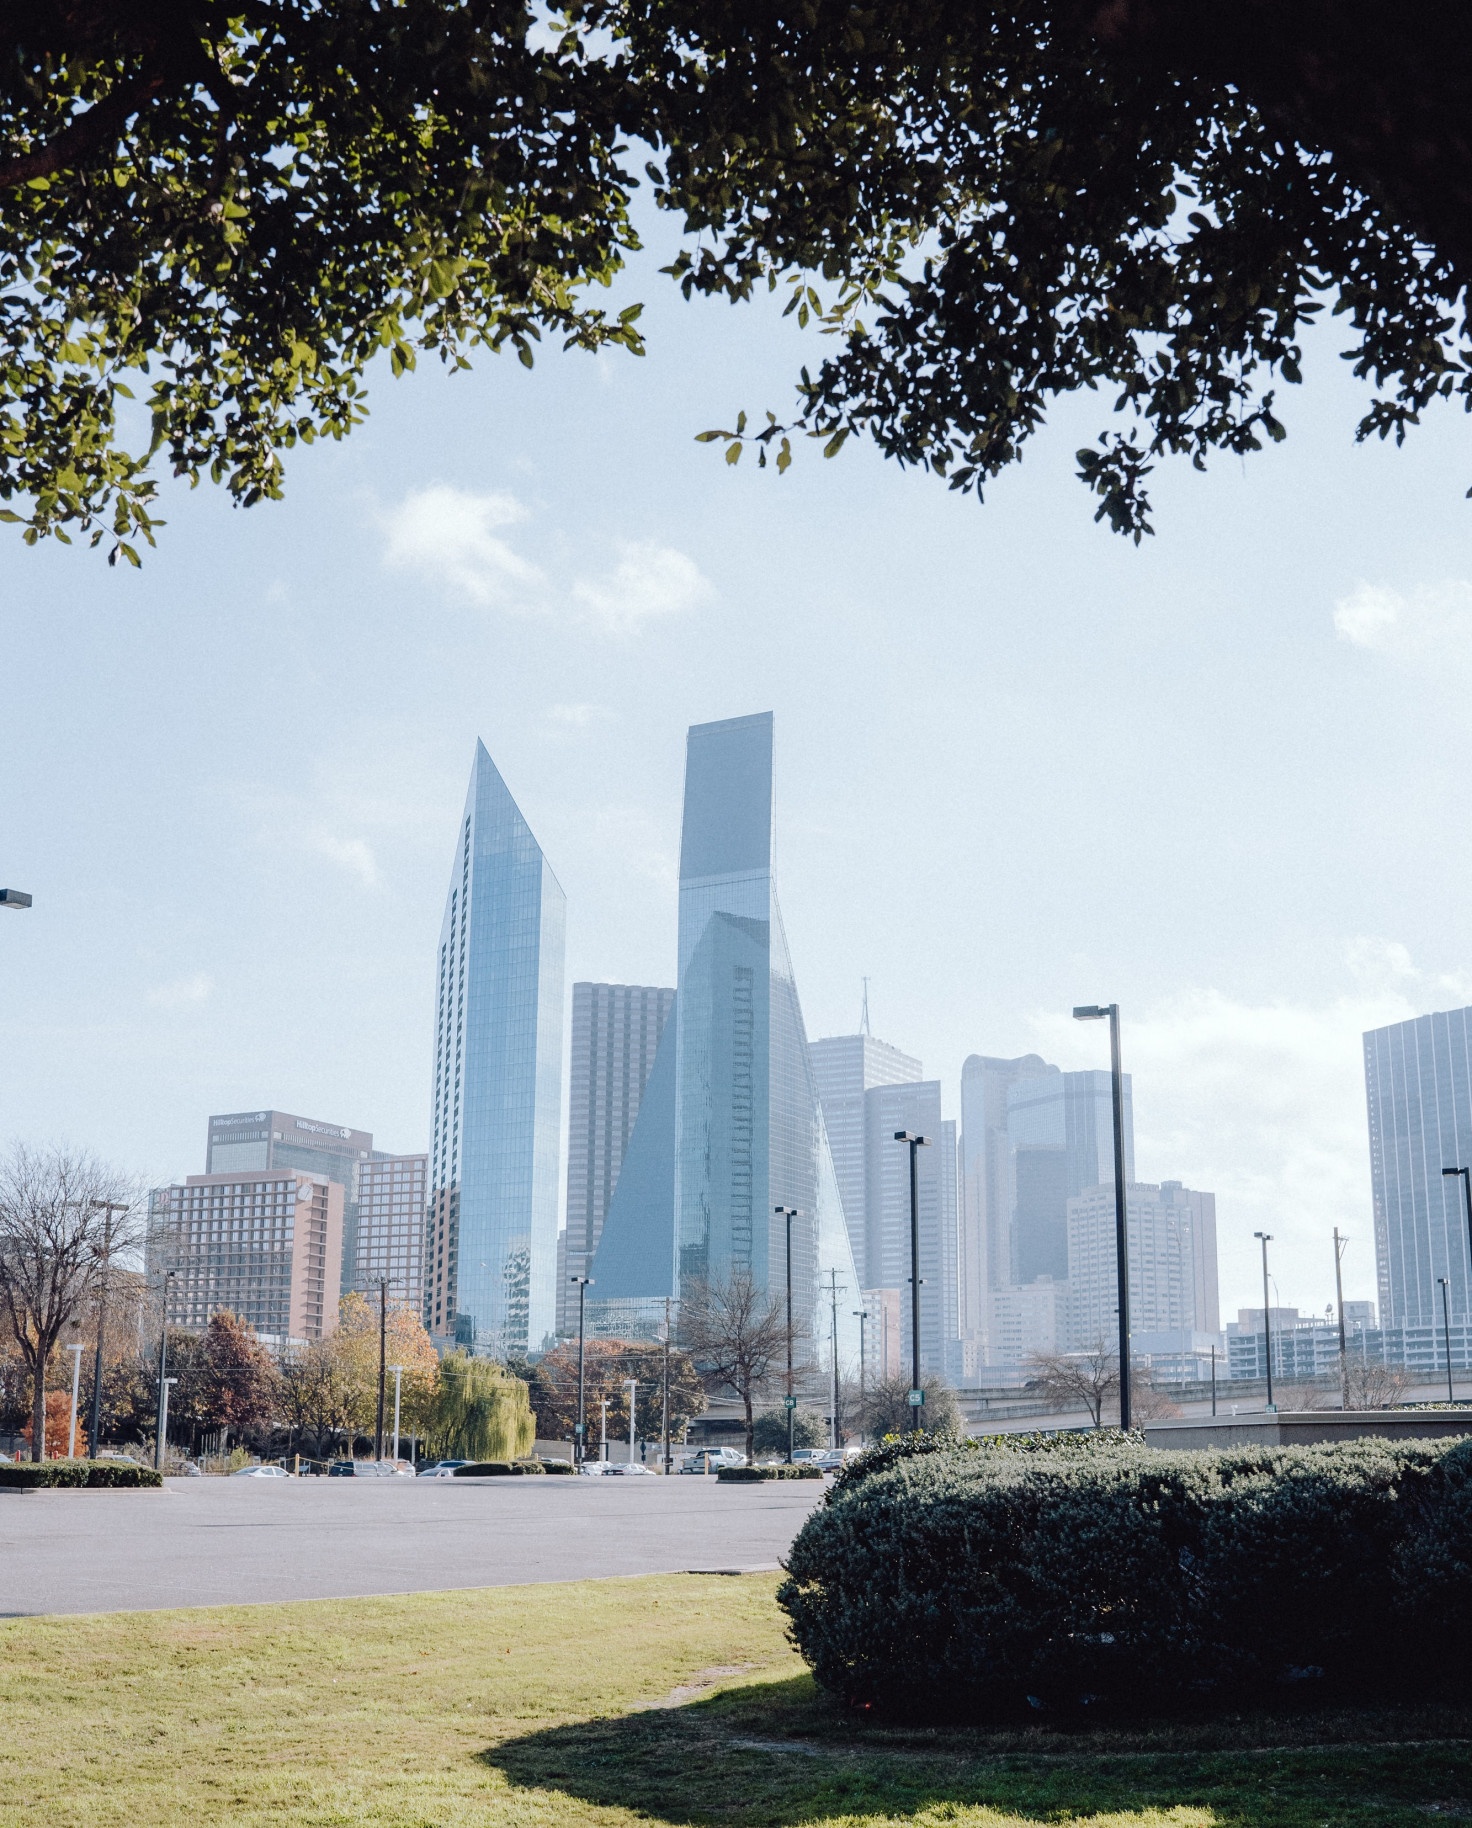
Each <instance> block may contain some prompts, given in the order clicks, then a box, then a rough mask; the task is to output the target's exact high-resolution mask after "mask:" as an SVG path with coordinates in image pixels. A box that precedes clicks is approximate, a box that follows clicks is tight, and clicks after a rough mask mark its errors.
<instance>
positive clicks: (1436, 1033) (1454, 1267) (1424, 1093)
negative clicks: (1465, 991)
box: [1365, 1009, 1472, 1327]
mask: <svg viewBox="0 0 1472 1828" xmlns="http://www.w3.org/2000/svg"><path fill="white" fill-rule="evenodd" d="M1365 1095H1366V1101H1367V1103H1368V1106H1369V1117H1370V1184H1371V1189H1372V1192H1373V1195H1374V1201H1375V1262H1376V1267H1377V1270H1378V1272H1379V1282H1380V1324H1381V1326H1382V1327H1394V1326H1430V1325H1433V1324H1434V1325H1436V1326H1437V1327H1440V1325H1441V1319H1442V1315H1441V1290H1440V1289H1439V1288H1438V1287H1437V1282H1436V1279H1437V1277H1438V1276H1445V1277H1446V1279H1447V1284H1448V1287H1447V1296H1448V1299H1449V1304H1450V1308H1451V1318H1452V1322H1453V1324H1454V1325H1455V1324H1458V1323H1463V1322H1466V1321H1469V1320H1472V1297H1469V1287H1468V1268H1469V1262H1468V1237H1467V1220H1466V1215H1465V1211H1464V1209H1463V1204H1462V1186H1461V1182H1460V1180H1459V1179H1455V1178H1450V1177H1446V1178H1444V1177H1443V1175H1442V1172H1441V1171H1442V1169H1443V1168H1459V1167H1465V1166H1467V1165H1469V1164H1472V1009H1451V1010H1443V1011H1442V1012H1440V1013H1439V1014H1436V1015H1429V1016H1417V1017H1416V1018H1415V1019H1414V1020H1412V1021H1410V1022H1394V1023H1392V1024H1391V1025H1390V1027H1388V1028H1372V1029H1371V1030H1370V1031H1369V1033H1368V1034H1366V1036H1365Z"/></svg>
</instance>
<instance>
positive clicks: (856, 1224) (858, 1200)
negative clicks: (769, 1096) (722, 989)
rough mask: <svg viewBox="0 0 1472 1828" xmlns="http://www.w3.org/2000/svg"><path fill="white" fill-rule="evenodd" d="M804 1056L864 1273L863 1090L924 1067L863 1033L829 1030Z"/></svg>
mask: <svg viewBox="0 0 1472 1828" xmlns="http://www.w3.org/2000/svg"><path fill="white" fill-rule="evenodd" d="M808 1059H809V1060H810V1061H811V1062H812V1068H813V1079H814V1081H815V1082H816V1084H817V1087H818V1102H819V1104H820V1105H821V1106H822V1108H823V1123H824V1126H825V1128H826V1129H827V1131H828V1147H829V1149H830V1150H831V1151H832V1155H833V1173H834V1176H835V1178H836V1179H837V1181H838V1196H839V1198H840V1199H841V1200H842V1201H843V1216H844V1220H845V1222H846V1223H847V1225H848V1237H849V1244H850V1246H851V1247H852V1249H853V1253H854V1261H855V1263H856V1264H857V1265H858V1267H859V1273H860V1275H864V1274H866V1270H865V1265H866V1263H867V1262H868V1249H869V1245H868V1220H867V1217H866V1206H865V1185H866V1177H867V1175H868V1167H869V1147H868V1128H867V1119H866V1116H865V1112H866V1110H867V1106H866V1104H865V1101H864V1095H865V1093H866V1092H868V1091H870V1090H872V1088H873V1087H875V1086H877V1085H907V1084H913V1083H914V1082H915V1081H916V1080H918V1079H922V1078H924V1076H925V1069H924V1067H923V1066H922V1065H921V1063H920V1062H919V1061H918V1060H916V1059H914V1058H912V1056H911V1055H909V1054H904V1053H901V1052H900V1050H899V1048H897V1047H891V1046H890V1044H889V1043H888V1042H887V1041H876V1040H875V1039H874V1037H873V1036H872V1035H867V1034H860V1035H829V1036H826V1037H825V1038H824V1039H823V1040H821V1041H810V1042H809V1043H808ZM871 1285H872V1278H871Z"/></svg>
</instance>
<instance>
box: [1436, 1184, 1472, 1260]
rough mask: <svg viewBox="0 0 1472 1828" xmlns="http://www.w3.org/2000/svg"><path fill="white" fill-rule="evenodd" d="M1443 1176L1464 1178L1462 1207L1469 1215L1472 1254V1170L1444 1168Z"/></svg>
mask: <svg viewBox="0 0 1472 1828" xmlns="http://www.w3.org/2000/svg"><path fill="white" fill-rule="evenodd" d="M1441 1172H1442V1174H1443V1176H1446V1175H1451V1174H1459V1175H1460V1176H1461V1177H1462V1205H1463V1209H1464V1211H1465V1212H1466V1214H1467V1249H1468V1252H1469V1253H1472V1168H1443V1169H1442V1171H1441ZM1468 1267H1469V1269H1472V1256H1469V1264H1468Z"/></svg>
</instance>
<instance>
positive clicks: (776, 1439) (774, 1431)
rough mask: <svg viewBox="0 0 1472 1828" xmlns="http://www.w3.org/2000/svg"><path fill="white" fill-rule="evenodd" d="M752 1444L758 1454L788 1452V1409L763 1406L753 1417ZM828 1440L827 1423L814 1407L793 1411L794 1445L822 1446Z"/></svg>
mask: <svg viewBox="0 0 1472 1828" xmlns="http://www.w3.org/2000/svg"><path fill="white" fill-rule="evenodd" d="M751 1440H752V1447H753V1448H754V1450H755V1451H756V1452H757V1453H759V1454H778V1453H786V1452H787V1411H786V1409H785V1408H784V1409H763V1410H762V1411H761V1412H760V1414H758V1415H756V1416H754V1417H753V1418H752V1430H751ZM827 1440H828V1424H827V1423H826V1422H825V1421H824V1420H823V1418H822V1416H820V1415H819V1414H818V1412H817V1411H816V1410H815V1409H794V1410H793V1412H792V1445H793V1446H794V1447H822V1446H825V1445H826V1443H827Z"/></svg>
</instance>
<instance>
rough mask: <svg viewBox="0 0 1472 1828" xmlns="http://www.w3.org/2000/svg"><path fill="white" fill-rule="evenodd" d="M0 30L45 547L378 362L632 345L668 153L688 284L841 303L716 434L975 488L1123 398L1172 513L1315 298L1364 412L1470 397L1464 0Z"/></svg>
mask: <svg viewBox="0 0 1472 1828" xmlns="http://www.w3.org/2000/svg"><path fill="white" fill-rule="evenodd" d="M0 53H3V58H0V497H3V498H4V499H5V500H6V501H7V502H10V503H12V504H14V505H13V506H12V507H11V508H9V509H7V510H6V512H8V513H10V514H11V515H12V516H14V517H15V518H17V519H19V520H20V521H22V522H23V524H24V529H25V535H26V537H27V538H28V539H32V540H34V539H36V538H38V537H40V536H42V535H44V534H56V535H58V536H61V537H68V536H69V532H70V531H72V530H77V531H83V532H87V533H89V534H90V535H91V536H92V538H93V539H94V541H97V540H102V539H106V538H107V537H108V535H109V533H110V534H111V536H112V542H113V543H112V549H111V555H112V556H113V557H116V556H118V554H120V553H121V554H124V555H126V556H128V557H130V558H135V559H136V548H135V547H134V545H133V543H132V542H133V540H134V539H135V538H136V537H137V536H138V535H139V534H141V535H142V536H144V537H151V528H152V526H153V524H154V501H155V492H156V481H155V474H154V468H155V465H156V464H158V463H163V464H166V465H168V466H169V467H170V468H172V469H173V471H174V472H175V473H176V474H178V475H182V476H187V477H189V478H190V479H191V480H192V481H198V480H199V479H200V478H202V477H206V476H207V477H209V478H210V479H212V480H214V481H217V482H223V483H225V484H226V486H227V487H228V488H229V489H230V490H231V492H232V494H233V495H234V496H235V498H236V499H237V500H238V501H240V502H244V503H250V502H254V501H257V500H260V499H261V498H262V497H265V496H274V495H278V494H279V493H280V491H281V484H282V452H283V451H284V450H286V449H289V448H290V447H291V446H292V445H294V444H295V443H296V442H297V441H299V440H301V441H311V440H312V439H315V438H316V437H319V436H322V435H329V436H332V437H341V436H342V435H344V433H346V432H347V431H348V430H349V429H350V428H351V427H352V425H354V424H355V423H356V422H357V421H358V420H359V419H361V417H362V415H363V412H364V410H365V405H364V379H363V378H364V374H365V371H366V369H367V367H368V365H369V363H370V362H371V361H372V360H373V358H374V357H375V356H380V355H384V356H386V357H387V358H388V361H389V363H390V365H391V367H392V368H393V370H394V371H395V372H396V373H398V372H402V371H403V370H404V369H405V368H408V367H412V366H413V364H414V361H415V359H416V356H417V354H418V353H421V352H429V353H432V354H434V355H436V356H437V357H438V358H439V359H441V360H442V361H445V362H447V363H449V364H451V365H453V366H462V365H464V364H465V362H466V361H467V360H468V356H469V352H471V351H472V350H473V349H475V348H476V347H477V346H482V347H485V348H490V349H501V348H505V347H508V346H509V347H513V348H515V349H516V350H517V352H518V353H519V355H520V357H521V359H522V360H523V361H525V362H528V363H530V362H531V361H532V359H533V354H532V351H533V345H534V344H535V343H536V342H537V341H538V339H540V338H541V337H543V336H555V337H557V338H559V339H560V340H561V341H562V342H563V343H566V344H571V345H575V346H580V347H584V348H596V347H598V346H600V345H603V344H606V343H610V342H611V343H618V344H622V345H623V346H625V347H626V348H628V349H630V350H634V351H637V350H638V349H639V348H640V347H641V344H640V340H639V333H638V330H637V328H636V325H635V319H636V317H637V314H638V307H637V306H629V307H628V308H627V309H625V310H623V311H621V312H618V313H614V312H612V311H610V310H608V309H601V308H599V307H598V306H597V305H596V304H595V303H593V302H591V300H592V297H593V295H592V294H591V293H590V290H589V288H590V287H592V286H596V285H602V284H607V283H608V282H610V281H611V280H612V278H613V277H614V276H615V274H616V273H617V272H618V270H619V268H620V266H621V265H622V264H623V262H624V260H625V259H626V257H627V256H628V255H629V253H630V252H631V251H632V250H633V249H634V248H636V247H637V245H638V241H637V236H636V235H635V233H634V231H633V227H632V224H631V210H632V209H633V207H634V193H635V191H636V190H637V189H638V188H639V184H640V179H639V177H638V176H636V174H635V173H634V171H633V170H632V169H631V168H632V167H633V166H634V165H635V164H637V163H638V161H639V160H641V159H642V160H643V175H644V177H645V178H646V179H647V181H648V184H649V188H650V194H651V196H652V199H653V202H654V203H655V204H656V205H657V206H658V207H659V208H662V209H664V210H667V211H671V212H674V213H675V214H676V215H677V216H678V217H680V219H681V220H682V222H683V224H684V227H685V230H686V244H685V246H684V248H683V250H682V252H681V253H680V254H679V255H678V257H677V258H676V260H675V261H674V263H673V267H672V269H671V271H672V274H673V277H674V278H675V279H676V281H678V283H679V284H680V285H681V286H682V287H683V288H684V289H685V291H686V292H687V294H690V293H694V292H702V293H708V294H713V295H717V296H724V297H727V298H730V299H732V300H742V299H746V298H748V297H749V296H750V295H751V294H752V293H753V292H754V291H755V290H757V289H759V288H762V287H768V288H773V289H778V288H783V287H786V288H788V289H789V298H788V305H789V308H790V309H791V310H792V311H793V312H795V313H796V315H797V317H798V318H799V320H800V321H801V322H802V323H803V324H804V325H811V326H813V327H814V328H815V329H817V330H819V331H821V332H824V333H826V335H827V337H828V338H829V339H830V340H829V341H827V342H826V343H825V344H823V345H821V346H820V347H821V351H822V353H821V359H817V360H815V361H814V362H813V363H812V364H811V365H810V366H809V367H807V368H805V369H804V370H803V372H802V375H801V378H800V382H799V388H798V395H797V406H796V410H795V412H794V413H793V414H792V415H791V416H790V417H789V418H786V419H779V418H777V417H775V416H769V418H768V419H767V421H766V422H765V423H763V424H761V425H760V426H759V427H752V426H749V425H748V423H747V421H746V419H745V418H744V416H743V417H742V418H740V419H738V420H737V421H735V422H734V424H733V425H732V426H731V427H729V428H722V429H717V430H713V431H711V432H709V433H708V434H706V435H707V436H708V438H709V439H711V440H712V441H717V440H724V441H725V442H726V446H727V449H726V455H727V458H728V460H735V459H736V458H737V457H739V455H740V453H741V451H742V449H743V448H744V446H745V445H746V444H747V443H749V442H752V441H753V440H754V441H755V442H756V443H757V444H758V449H759V455H760V458H761V459H762V460H765V459H766V458H767V457H768V455H769V454H771V455H774V456H775V458H776V462H777V466H778V467H779V468H782V469H785V468H786V466H787V464H788V463H789V462H790V460H791V455H792V450H793V440H794V439H795V438H799V437H802V436H809V437H813V438H816V439H818V440H820V441H821V443H822V446H823V449H824V451H825V452H826V453H827V454H829V455H835V454H836V453H837V452H838V450H839V449H841V447H842V445H843V443H844V441H845V440H846V439H847V438H848V437H849V436H850V435H852V434H854V433H863V434H865V435H866V436H868V437H870V438H872V439H873V440H874V441H875V443H876V444H877V445H878V447H879V448H880V449H881V450H882V451H883V452H885V453H886V454H887V455H889V456H892V457H894V458H896V459H897V460H898V461H900V462H901V463H905V464H918V465H922V466H924V467H925V468H927V469H930V470H932V471H934V472H935V473H936V474H937V475H939V476H941V477H942V478H944V479H945V480H946V481H947V482H948V484H949V486H950V487H952V488H956V489H962V490H970V491H974V492H976V493H977V494H978V495H979V494H980V493H981V492H982V490H983V489H984V487H985V485H986V484H987V482H989V481H990V480H991V479H992V478H993V477H995V476H996V475H997V474H998V473H999V472H1000V471H1001V470H1002V469H1003V468H1005V467H1006V466H1007V465H1008V464H1011V463H1013V462H1015V461H1016V460H1017V459H1018V458H1019V457H1020V455H1021V454H1022V451H1023V449H1024V447H1025V445H1026V442H1027V440H1028V438H1029V437H1030V436H1031V435H1032V434H1033V432H1035V431H1036V430H1037V429H1038V427H1039V426H1040V424H1041V423H1042V422H1043V419H1044V417H1045V414H1046V412H1047V409H1048V407H1049V405H1050V404H1051V402H1052V401H1053V400H1054V399H1055V398H1056V397H1057V396H1058V395H1060V394H1066V393H1071V392H1075V391H1079V390H1090V391H1094V392H1098V393H1100V394H1101V396H1102V397H1101V419H1102V418H1104V416H1105V414H1106V411H1108V412H1112V413H1114V414H1118V415H1120V418H1119V421H1118V424H1117V425H1116V424H1111V423H1103V424H1101V426H1100V430H1099V433H1098V436H1097V439H1096V441H1095V442H1094V444H1092V445H1091V446H1090V447H1088V448H1087V449H1085V450H1083V451H1081V452H1080V453H1079V457H1078V465H1079V473H1080V476H1081V477H1082V478H1083V480H1084V481H1085V482H1086V483H1087V484H1088V486H1089V487H1090V488H1091V489H1092V490H1094V491H1095V493H1096V494H1097V496H1098V515H1099V517H1102V518H1107V520H1108V521H1109V523H1110V524H1111V525H1112V526H1113V527H1115V528H1116V529H1117V530H1119V531H1121V532H1123V533H1125V534H1128V535H1131V536H1132V537H1134V538H1136V539H1138V538H1139V537H1140V536H1141V535H1142V534H1143V533H1145V532H1147V531H1149V528H1150V502H1149V494H1148V484H1147V480H1146V479H1147V478H1148V476H1149V475H1150V473H1151V471H1152V469H1153V467H1154V466H1155V463H1156V461H1157V460H1158V459H1159V458H1161V457H1164V456H1168V455H1178V456H1185V457H1188V458H1189V459H1190V460H1191V461H1192V462H1193V463H1195V464H1196V465H1197V466H1198V467H1200V466H1203V465H1204V464H1205V462H1206V461H1207V459H1208V457H1209V456H1210V455H1211V454H1212V453H1213V452H1215V451H1218V450H1220V451H1226V452H1229V453H1245V452H1247V451H1251V450H1255V449H1258V448H1259V447H1260V446H1261V445H1262V444H1263V442H1264V441H1265V440H1276V439H1279V438H1281V437H1282V436H1283V431H1284V427H1283V422H1282V418H1281V406H1280V402H1279V394H1280V392H1281V389H1282V386H1283V384H1284V383H1287V384H1289V385H1293V384H1295V383H1297V382H1298V380H1299V379H1300V365H1301V362H1302V346H1301V341H1302V337H1303V333H1304V331H1305V328H1306V327H1307V326H1310V325H1311V324H1312V323H1313V322H1314V321H1315V319H1316V318H1317V317H1318V316H1319V315H1320V314H1322V313H1323V312H1324V311H1325V310H1330V311H1332V312H1334V313H1337V314H1339V315H1340V316H1342V317H1343V318H1344V319H1345V325H1346V338H1345V340H1346V344H1347V347H1346V354H1347V356H1348V358H1349V359H1350V360H1351V362H1352V363H1353V365H1354V368H1355V371H1356V373H1357V374H1359V375H1360V376H1362V377H1363V378H1366V379H1367V380H1369V381H1370V382H1371V384H1372V386H1373V388H1374V397H1373V399H1372V400H1371V402H1370V404H1369V405H1368V407H1367V409H1366V411H1365V414H1364V416H1363V418H1362V421H1361V423H1360V426H1359V436H1360V437H1362V438H1364V437H1375V436H1378V437H1382V438H1384V437H1394V438H1396V439H1401V438H1403V437H1404V436H1405V434H1406V431H1407V430H1408V428H1409V427H1411V426H1412V425H1414V424H1415V423H1416V422H1417V421H1418V420H1419V418H1420V417H1421V415H1422V414H1423V413H1424V412H1425V410H1426V409H1427V408H1428V407H1429V406H1430V405H1431V404H1432V403H1433V402H1434V401H1435V400H1437V399H1439V398H1444V397H1457V398H1460V399H1461V400H1462V402H1463V405H1464V406H1467V405H1472V367H1469V361H1468V357H1469V345H1468V335H1467V327H1466V322H1465V314H1464V298H1463V285H1464V280H1465V277H1466V275H1467V273H1468V271H1469V268H1472V129H1469V128H1468V126H1467V124H1466V113H1465V105H1464V98H1465V95H1466V93H1467V91H1468V86H1469V78H1472V17H1469V15H1468V14H1467V12H1466V9H1465V8H1461V7H1458V6H1456V5H1453V4H1452V3H1451V0H1428V3H1427V4H1425V5H1423V6H1422V7H1419V8H1417V9H1415V12H1414V14H1410V15H1408V14H1406V13H1405V12H1404V11H1401V12H1396V11H1394V10H1392V9H1388V8H1386V7H1384V6H1383V5H1375V4H1371V0H1300V3H1299V4H1297V5H1295V6H1293V7H1284V6H1282V5H1281V4H1273V3H1272V0H1239V4H1238V5H1237V6H1235V7H1232V8H1203V7H1201V6H1199V5H1192V4H1189V3H1188V0H1008V3H1007V4H1005V5H1002V4H989V3H987V0H969V3H964V4H963V3H960V0H886V4H884V5H883V6H879V5H875V4H872V0H869V3H864V0H858V3H855V0H740V3H739V4H738V3H737V0H569V3H568V4H567V5H566V7H565V9H554V10H551V11H539V10H534V9H532V8H530V7H529V6H526V5H523V4H521V3H520V0H330V3H329V0H24V4H22V3H21V0H0ZM635 148H638V151H637V152H636V151H635V150H634V149H635ZM820 288H821V289H820ZM135 395H136V402H137V403H136V409H134V408H130V407H129V406H128V404H127V403H128V401H129V400H130V399H134V398H135ZM135 410H136V412H137V414H138V418H137V426H136V429H137V431H138V433H139V435H140V436H141V438H142V443H141V445H140V444H138V442H137V439H136V438H134V437H133V432H134V429H135V427H134V424H133V422H132V421H130V420H129V418H128V414H129V413H130V412H132V411H135ZM130 440H131V442H130Z"/></svg>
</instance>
